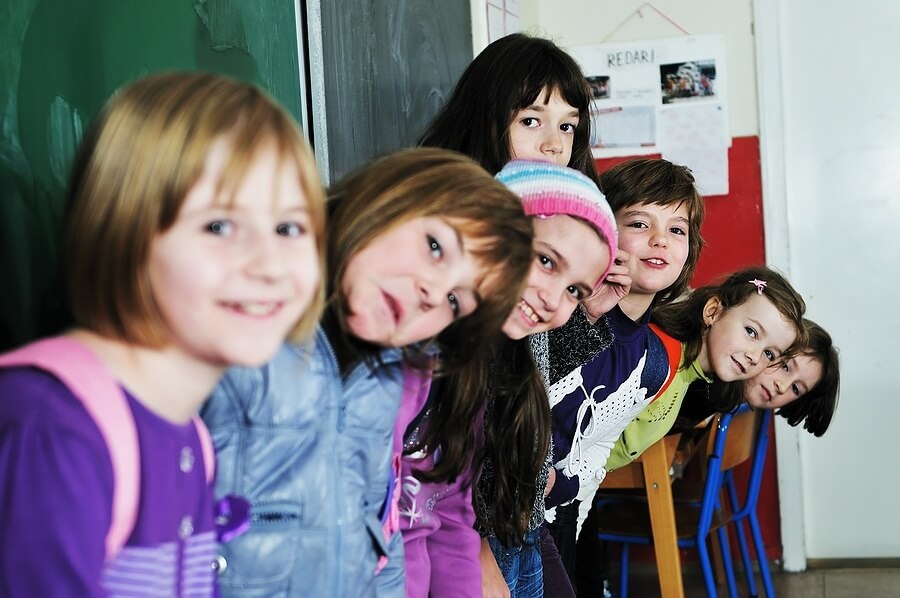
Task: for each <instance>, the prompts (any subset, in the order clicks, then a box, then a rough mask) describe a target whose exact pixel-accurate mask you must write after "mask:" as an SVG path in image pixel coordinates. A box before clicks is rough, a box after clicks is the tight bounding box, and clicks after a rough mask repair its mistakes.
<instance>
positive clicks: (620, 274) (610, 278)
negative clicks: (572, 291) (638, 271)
mask: <svg viewBox="0 0 900 598" xmlns="http://www.w3.org/2000/svg"><path fill="white" fill-rule="evenodd" d="M629 257H630V256H629V255H628V253H627V252H625V251H622V250H621V249H619V250H618V253H617V254H616V261H615V263H614V264H613V266H612V268H610V269H609V274H607V275H606V280H604V281H603V283H602V284H601V285H600V286H599V287H598V288H597V290H596V291H594V294H593V295H591V296H590V297H588V298H587V299H585V300H584V301H582V305H584V311H585V312H586V313H587V315H588V319H589V320H590V321H591V322H596V321H597V319H598V318H599V317H600V316H602V315H603V314H605V313H606V312H608V311H609V310H611V309H612V308H613V307H615V306H616V305H617V304H618V303H619V301H621V300H622V299H623V298H624V297H625V295H627V294H628V292H629V291H631V276H629V275H628V266H626V265H625V264H626V263H627V262H628V258H629Z"/></svg>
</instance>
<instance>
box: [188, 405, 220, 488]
mask: <svg viewBox="0 0 900 598" xmlns="http://www.w3.org/2000/svg"><path fill="white" fill-rule="evenodd" d="M192 419H193V421H194V427H195V428H197V436H198V437H199V438H200V447H201V448H202V449H203V465H204V468H205V470H206V482H207V483H208V484H212V483H213V480H215V479H216V449H215V447H214V446H213V441H212V438H211V437H210V435H209V429H208V428H207V427H206V424H205V423H203V420H202V419H200V416H198V415H195V416H194V417H193V418H192Z"/></svg>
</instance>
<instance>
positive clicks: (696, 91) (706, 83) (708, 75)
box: [659, 60, 716, 104]
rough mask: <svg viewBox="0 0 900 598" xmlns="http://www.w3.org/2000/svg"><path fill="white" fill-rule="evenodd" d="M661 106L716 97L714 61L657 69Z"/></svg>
mask: <svg viewBox="0 0 900 598" xmlns="http://www.w3.org/2000/svg"><path fill="white" fill-rule="evenodd" d="M659 77H660V86H661V87H662V102H663V104H674V103H676V102H684V101H693V100H696V99H699V98H708V97H710V96H714V95H716V92H715V83H716V61H715V60H691V61H688V62H677V63H674V64H664V65H661V66H660V67H659Z"/></svg>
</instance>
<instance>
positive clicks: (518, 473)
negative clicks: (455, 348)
mask: <svg viewBox="0 0 900 598" xmlns="http://www.w3.org/2000/svg"><path fill="white" fill-rule="evenodd" d="M497 178H498V179H499V180H500V181H502V182H503V183H505V184H506V185H507V186H508V187H509V188H510V189H512V190H513V191H514V192H515V193H516V194H517V195H519V196H520V197H521V198H522V203H523V207H524V209H525V213H526V214H528V215H530V216H532V217H533V224H534V232H535V235H534V248H535V257H534V263H533V265H532V269H531V272H530V274H529V278H528V281H527V284H526V286H525V288H524V290H523V292H522V295H521V299H520V301H519V303H518V305H517V306H516V307H515V309H514V310H513V312H512V313H511V314H510V315H509V318H508V319H507V320H506V322H505V323H504V325H503V327H502V334H500V333H498V335H497V338H496V339H495V341H494V342H493V343H490V344H489V346H485V347H481V348H480V351H479V353H478V354H476V355H473V356H472V357H471V358H470V359H469V360H468V361H467V362H466V363H464V364H463V365H460V366H459V367H454V368H452V369H447V368H445V370H446V371H445V375H443V376H438V377H436V378H435V379H434V380H433V381H432V382H431V384H430V387H428V386H429V385H428V384H427V383H426V384H425V385H424V386H425V388H423V389H422V392H420V394H419V396H418V398H417V399H416V400H414V401H409V402H406V403H405V404H404V406H403V407H401V416H400V418H398V421H397V425H396V428H395V438H402V440H403V449H404V450H403V463H402V474H401V484H402V488H401V495H400V513H401V520H400V527H401V530H402V533H403V537H404V549H405V553H406V555H405V568H406V590H407V596H428V595H431V596H445V595H446V596H451V595H452V596H481V595H482V588H481V564H480V560H479V559H480V558H481V557H484V556H485V555H484V554H483V553H482V552H481V551H482V540H481V537H480V536H484V537H485V538H486V539H487V541H486V542H485V545H486V546H487V545H489V546H490V548H491V551H492V552H493V556H492V557H491V558H496V560H497V562H498V563H499V565H500V569H501V571H503V572H504V573H507V572H508V573H510V575H512V576H514V577H511V578H510V579H508V580H507V582H508V583H509V585H510V586H511V587H515V586H516V585H517V584H519V585H520V586H521V585H522V583H528V584H529V585H532V586H533V587H534V589H535V590H536V591H537V592H538V593H539V592H540V591H541V587H542V581H541V560H540V546H539V538H538V527H539V525H540V523H541V522H542V521H543V502H544V490H545V488H546V486H547V482H548V479H549V472H550V466H551V463H550V460H549V448H550V446H549V445H550V410H549V406H548V402H547V395H546V391H545V390H544V384H543V382H542V380H541V377H540V374H539V372H538V369H537V367H536V366H535V363H534V361H533V359H532V357H531V351H530V345H529V341H528V337H529V336H530V335H532V334H535V333H538V332H544V331H547V330H550V329H551V328H554V327H556V326H560V325H562V324H563V323H565V322H566V321H567V320H568V319H569V316H570V315H571V314H572V312H573V311H574V310H575V308H576V307H577V306H578V304H579V303H580V301H581V300H583V299H585V298H587V297H588V296H590V295H591V294H592V293H593V291H594V290H595V289H596V288H597V286H598V285H599V284H600V283H601V282H602V281H603V280H604V278H605V277H606V275H607V273H608V272H609V269H610V268H611V267H612V265H613V259H614V256H615V252H616V241H617V234H616V225H615V219H614V217H613V213H612V211H611V209H610V208H609V205H608V204H607V202H606V199H605V197H604V196H603V194H602V193H601V192H600V191H599V189H598V188H597V186H596V185H595V184H594V183H593V182H592V181H591V180H590V179H589V178H588V177H586V176H585V175H583V174H582V173H580V172H578V171H575V170H573V169H571V168H568V167H565V166H560V165H557V164H553V163H551V162H543V161H531V160H514V161H512V162H510V163H509V164H507V165H506V166H505V167H504V168H503V169H502V170H501V171H500V172H499V173H498V174H497ZM500 459H502V467H499V466H498V467H496V468H495V467H494V466H493V464H494V463H495V462H498V461H499V460H500ZM482 464H483V471H482ZM479 476H480V477H479ZM473 491H474V493H475V495H476V499H475V507H473V501H472V494H473ZM476 508H477V530H476V529H475V527H473V526H475V524H476V511H475V509H476ZM479 532H480V534H479ZM487 556H490V554H488V555H487ZM519 580H522V581H521V583H520V582H519ZM520 589H525V588H520Z"/></svg>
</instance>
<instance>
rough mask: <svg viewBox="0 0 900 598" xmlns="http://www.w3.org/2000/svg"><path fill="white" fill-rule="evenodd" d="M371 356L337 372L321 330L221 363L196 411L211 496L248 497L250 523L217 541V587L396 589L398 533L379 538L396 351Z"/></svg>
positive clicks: (257, 592)
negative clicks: (233, 364) (207, 438)
mask: <svg viewBox="0 0 900 598" xmlns="http://www.w3.org/2000/svg"><path fill="white" fill-rule="evenodd" d="M381 364H382V365H379V366H378V367H372V366H369V365H366V364H363V363H361V364H357V365H356V366H355V367H353V369H352V370H351V371H350V372H349V373H348V374H347V376H346V377H343V378H342V376H341V375H340V370H339V366H338V363H337V360H336V357H335V354H334V351H333V350H332V347H331V344H330V342H329V341H328V338H327V337H326V335H325V332H324V331H323V330H322V328H321V327H320V328H319V330H317V332H316V337H315V340H314V342H313V343H311V346H307V347H300V346H297V345H292V344H286V345H284V346H283V347H282V348H281V350H280V351H279V352H278V354H277V355H276V356H275V358H274V359H273V360H272V361H271V362H269V363H268V364H267V365H265V366H263V367H262V368H232V369H230V370H228V372H226V374H225V377H224V378H223V379H222V381H221V382H220V384H219V386H218V387H217V388H216V390H215V391H214V393H213V395H212V396H211V398H210V399H209V401H208V402H207V404H206V405H205V406H204V408H203V411H202V413H201V415H202V416H203V419H204V420H205V421H206V424H207V426H208V427H209V429H210V432H211V433H212V437H213V442H214V444H215V447H216V452H217V458H218V474H217V478H218V479H217V480H216V495H217V496H218V497H221V496H224V495H226V494H238V495H241V496H244V497H246V498H247V499H249V500H250V502H251V503H252V505H253V506H252V509H251V515H250V530H249V531H248V532H247V533H245V534H243V535H242V536H239V537H238V538H236V539H234V540H232V541H230V542H228V543H226V544H223V545H221V546H220V553H221V558H220V561H219V565H220V567H219V569H220V577H219V585H220V588H221V593H222V595H223V596H246V597H251V596H267V597H270V596H301V595H302V596H323V597H331V596H334V597H341V596H354V597H356V596H398V597H400V596H403V587H404V578H403V542H402V539H401V537H400V534H394V535H393V537H392V538H391V539H390V540H389V541H388V540H386V539H385V533H384V532H383V530H382V522H381V516H382V510H383V508H384V505H385V499H386V496H387V494H388V485H389V478H390V468H391V462H392V442H391V441H392V434H393V429H394V420H395V418H396V415H397V410H398V408H399V404H400V397H401V390H402V383H403V378H402V371H401V370H402V368H401V366H402V355H401V352H400V351H399V350H397V349H388V350H384V351H383V352H382V354H381ZM383 556H388V557H389V562H388V565H387V566H386V567H385V568H384V569H383V570H381V572H380V573H379V574H378V579H377V580H376V575H375V572H376V568H377V567H378V563H379V559H380V558H381V557H383ZM222 558H224V562H223V561H222V560H221V559H222ZM376 582H377V587H376Z"/></svg>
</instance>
